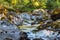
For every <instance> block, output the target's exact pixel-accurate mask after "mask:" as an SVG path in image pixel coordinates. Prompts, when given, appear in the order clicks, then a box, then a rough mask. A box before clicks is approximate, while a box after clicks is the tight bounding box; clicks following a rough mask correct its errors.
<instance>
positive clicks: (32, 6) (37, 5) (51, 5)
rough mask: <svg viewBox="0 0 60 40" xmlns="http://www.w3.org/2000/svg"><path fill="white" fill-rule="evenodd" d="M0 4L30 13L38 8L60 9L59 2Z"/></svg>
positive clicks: (3, 1)
mask: <svg viewBox="0 0 60 40" xmlns="http://www.w3.org/2000/svg"><path fill="white" fill-rule="evenodd" d="M0 4H3V5H4V6H7V7H8V8H12V9H19V10H21V11H32V10H34V9H38V8H43V9H45V8H47V9H54V8H56V7H60V0H0Z"/></svg>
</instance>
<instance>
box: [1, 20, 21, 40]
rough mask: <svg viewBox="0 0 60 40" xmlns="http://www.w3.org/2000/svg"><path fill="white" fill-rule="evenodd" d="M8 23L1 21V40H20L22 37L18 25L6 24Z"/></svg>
mask: <svg viewBox="0 0 60 40" xmlns="http://www.w3.org/2000/svg"><path fill="white" fill-rule="evenodd" d="M5 23H6V22H3V23H2V22H1V21H0V30H1V31H0V40H3V39H5V38H11V39H13V40H18V39H19V37H20V35H19V33H20V30H19V29H18V28H17V26H16V25H13V24H9V25H8V24H5Z"/></svg>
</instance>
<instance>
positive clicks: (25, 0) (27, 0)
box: [22, 0, 30, 5]
mask: <svg viewBox="0 0 60 40" xmlns="http://www.w3.org/2000/svg"><path fill="white" fill-rule="evenodd" d="M23 2H24V5H26V4H28V3H29V2H30V1H29V0H23ZM23 2H22V3H23Z"/></svg>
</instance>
